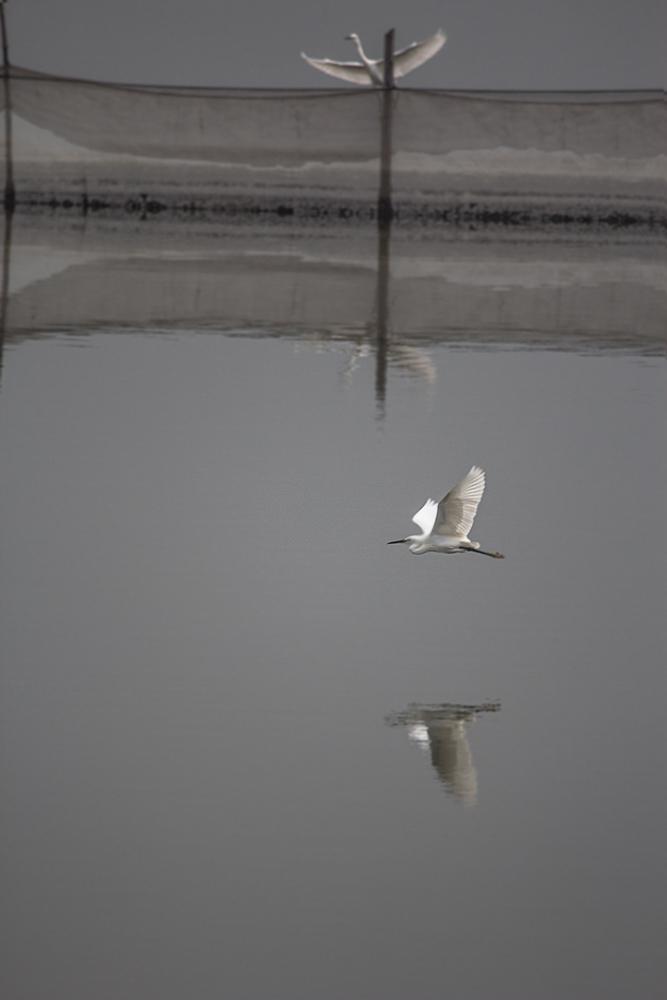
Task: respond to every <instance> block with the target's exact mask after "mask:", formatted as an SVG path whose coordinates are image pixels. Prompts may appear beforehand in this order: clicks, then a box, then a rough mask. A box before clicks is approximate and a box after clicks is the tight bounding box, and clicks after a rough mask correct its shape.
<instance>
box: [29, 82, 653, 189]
mask: <svg viewBox="0 0 667 1000" xmlns="http://www.w3.org/2000/svg"><path fill="white" fill-rule="evenodd" d="M10 84H11V86H10V94H11V105H12V110H13V113H14V130H13V131H14V160H15V163H16V165H17V169H16V185H17V193H18V196H19V199H20V198H21V192H22V191H24V192H26V191H28V192H32V193H33V194H34V192H36V191H40V190H43V191H44V192H46V193H47V194H48V193H49V192H52V193H53V192H58V193H59V194H61V195H62V194H67V192H69V193H70V194H71V195H72V196H75V197H83V195H84V194H85V197H86V198H87V199H88V203H89V202H90V200H91V199H93V198H95V197H103V198H106V199H107V200H111V201H113V199H114V198H115V199H116V200H119V199H124V198H126V197H127V194H128V192H130V193H132V192H135V191H137V190H139V191H141V190H142V185H143V190H145V191H148V192H149V193H150V194H151V195H153V196H158V195H159V197H160V198H162V199H165V198H166V199H167V200H168V201H169V203H170V204H177V203H178V201H179V199H183V198H184V197H186V196H187V197H197V196H201V197H205V198H208V199H211V198H216V197H217V198H218V199H223V200H224V198H225V197H227V196H230V195H238V194H239V193H241V192H253V193H255V194H256V195H261V196H276V195H278V196H281V197H282V196H285V195H286V194H288V195H289V194H290V193H291V194H298V195H299V196H302V197H303V196H304V195H309V196H311V197H315V196H317V195H320V196H321V195H323V194H331V193H332V192H333V193H335V194H337V195H338V196H341V195H344V194H348V195H350V196H351V197H354V198H356V199H359V198H361V199H362V200H364V199H368V200H375V199H376V198H377V182H378V169H379V155H380V149H379V146H380V110H381V102H382V94H381V93H378V92H367V91H357V90H351V91H340V90H336V91H328V92H327V91H242V90H241V91H239V90H207V89H199V88H197V89H188V88H175V87H170V88H158V87H128V86H113V85H107V84H97V83H90V82H85V81H77V80H64V79H60V78H57V77H50V76H46V75H40V74H36V73H31V72H27V71H22V70H17V69H14V70H13V71H12V77H11V81H10ZM392 102H393V111H392V117H393V121H392V131H393V150H394V157H393V165H392V175H393V188H394V193H395V194H397V195H398V196H399V197H400V196H401V195H403V197H408V196H409V197H412V198H420V199H421V200H427V201H428V200H433V199H434V198H435V199H437V198H438V197H442V196H443V195H446V194H447V193H450V192H452V191H459V192H465V191H467V190H470V189H473V190H475V191H486V192H489V191H503V192H510V193H511V192H512V191H514V192H517V191H525V190H532V191H533V192H540V193H542V194H549V193H554V194H578V195H585V194H593V193H595V194H603V195H604V194H606V195H609V194H618V193H624V194H626V196H627V195H631V194H632V195H634V194H638V193H641V194H644V195H657V194H659V192H660V190H661V184H662V183H664V179H665V175H666V172H667V157H666V156H665V152H664V145H663V143H664V135H665V134H666V133H667V110H666V105H665V100H664V95H663V93H662V92H649V93H646V92H644V93H631V94H627V93H626V94H609V93H606V94H571V95H567V94H551V95H545V94H521V95H511V94H504V95H503V94H470V93H449V92H434V91H417V90H406V89H401V90H396V91H394V92H392Z"/></svg>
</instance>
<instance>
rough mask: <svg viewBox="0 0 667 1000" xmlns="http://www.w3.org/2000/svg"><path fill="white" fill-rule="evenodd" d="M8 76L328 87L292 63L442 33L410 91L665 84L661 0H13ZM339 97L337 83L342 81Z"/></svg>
mask: <svg viewBox="0 0 667 1000" xmlns="http://www.w3.org/2000/svg"><path fill="white" fill-rule="evenodd" d="M6 14H7V22H8V27H9V38H10V55H11V60H12V62H13V63H14V64H15V65H18V66H27V67H29V68H31V69H37V70H42V71H47V72H53V73H57V74H61V75H65V76H77V77H88V78H92V79H99V80H108V81H117V82H126V83H127V82H130V83H131V82H136V83H160V84H184V85H208V86H232V87H332V86H336V82H335V81H334V80H333V79H331V78H330V77H325V76H322V75H321V74H319V73H317V72H316V71H315V70H314V69H312V68H310V67H309V66H308V65H307V64H306V63H304V62H303V60H302V59H301V58H300V57H299V53H300V52H301V51H302V50H303V51H305V52H306V53H307V54H308V55H311V56H315V57H329V58H337V59H351V58H353V57H354V51H353V49H352V46H351V43H349V42H345V41H344V40H343V39H344V36H345V35H346V34H348V33H349V32H351V31H356V32H358V33H359V35H360V36H361V38H362V40H363V42H364V44H365V47H366V49H367V51H368V53H369V54H370V55H371V56H375V55H380V54H381V44H382V36H383V34H384V32H385V31H386V30H388V29H389V28H392V27H393V28H395V29H396V33H397V43H398V45H399V46H402V45H406V44H409V43H410V42H412V41H416V40H420V39H422V38H425V37H428V36H429V35H430V34H432V33H433V32H434V31H436V29H438V28H440V27H442V28H444V30H445V31H446V33H447V35H448V42H447V45H446V47H445V49H444V50H443V51H442V52H441V53H439V54H438V55H437V56H436V57H435V58H434V59H433V60H432V62H430V63H429V64H428V65H427V66H425V67H422V68H421V69H419V70H417V71H415V73H414V74H413V75H411V76H410V78H409V85H410V86H414V87H445V88H449V87H461V88H500V89H503V88H508V89H512V88H517V89H615V88H618V89H621V88H653V87H663V86H665V83H666V77H667V72H666V71H665V58H664V53H665V38H667V4H666V3H665V2H664V0H558V2H555V0H448V2H443V0H412V2H410V3H406V2H405V0H335V2H334V3H323V2H319V3H318V2H315V3H314V2H313V0H229V2H226V3H225V2H223V0H114V2H113V3H111V2H104V3H103V2H100V0H92V2H91V0H11V2H9V3H7V5H6ZM341 85H342V86H346V85H345V84H341Z"/></svg>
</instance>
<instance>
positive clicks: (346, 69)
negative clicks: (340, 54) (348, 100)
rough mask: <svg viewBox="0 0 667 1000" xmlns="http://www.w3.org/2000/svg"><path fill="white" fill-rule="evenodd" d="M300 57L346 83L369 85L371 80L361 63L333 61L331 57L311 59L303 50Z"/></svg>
mask: <svg viewBox="0 0 667 1000" xmlns="http://www.w3.org/2000/svg"><path fill="white" fill-rule="evenodd" d="M301 58H302V59H305V60H306V62H307V63H310V65H311V66H314V67H315V69H319V70H321V71H322V73H328V74H329V76H336V77H338V79H339V80H347V81H348V83H360V84H362V86H364V85H365V86H367V87H370V86H371V84H372V82H373V81H372V80H371V78H370V75H369V73H368V70H367V69H366V67H365V66H364V64H363V63H356V62H335V61H334V60H333V59H311V58H310V56H307V55H306V53H305V52H302V53H301Z"/></svg>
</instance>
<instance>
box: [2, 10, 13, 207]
mask: <svg viewBox="0 0 667 1000" xmlns="http://www.w3.org/2000/svg"><path fill="white" fill-rule="evenodd" d="M0 28H1V30H2V77H3V85H4V94H5V197H4V205H5V212H10V213H11V212H13V211H14V206H15V205H16V190H15V188H14V162H13V155H12V101H11V89H10V82H9V77H10V67H9V45H8V42H7V25H6V24H5V0H2V2H0Z"/></svg>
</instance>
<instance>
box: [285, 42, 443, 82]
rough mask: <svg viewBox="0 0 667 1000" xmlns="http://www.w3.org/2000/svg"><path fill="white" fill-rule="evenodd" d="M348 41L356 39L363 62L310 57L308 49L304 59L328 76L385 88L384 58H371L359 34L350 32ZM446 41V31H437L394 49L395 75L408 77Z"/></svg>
mask: <svg viewBox="0 0 667 1000" xmlns="http://www.w3.org/2000/svg"><path fill="white" fill-rule="evenodd" d="M346 41H350V42H354V43H355V45H356V46H357V51H358V52H359V58H360V59H361V62H335V61H334V60H333V59H311V58H310V57H309V56H307V55H306V53H305V52H302V53H301V56H302V58H303V59H305V60H306V62H307V63H310V65H311V66H314V67H315V69H319V70H321V71H322V73H328V74H329V76H337V77H338V78H339V79H340V80H347V81H348V83H359V84H361V85H362V86H365V87H369V86H374V87H384V59H369V58H368V56H367V55H366V53H365V52H364V50H363V49H362V47H361V41H360V40H359V35H355V34H352V35H347V36H346ZM446 41H447V36H446V35H445V33H444V31H442V30H440V31H436V33H435V35H431V37H430V38H427V39H426V40H425V41H423V42H413V43H412V45H408V47H407V48H405V49H401V50H400V51H399V52H394V76H395V77H398V76H405V74H406V73H409V72H410V70H413V69H417V67H418V66H421V65H422V63H425V62H427V61H428V60H429V59H430V58H431V56H434V55H435V54H436V52H439V51H440V49H441V48H442V46H443V45H444V44H445V42H446Z"/></svg>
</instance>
